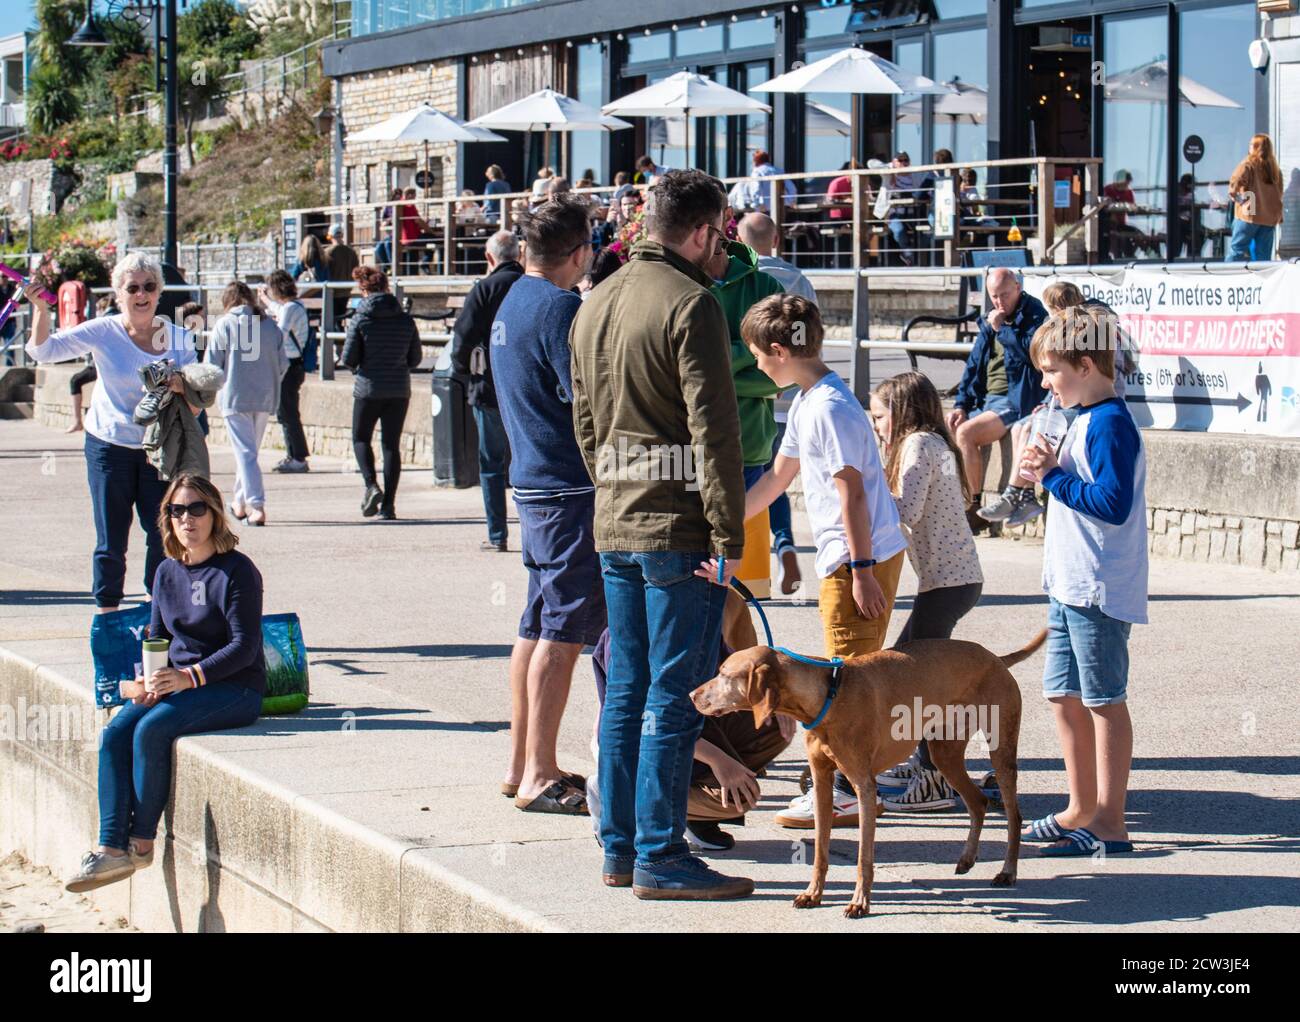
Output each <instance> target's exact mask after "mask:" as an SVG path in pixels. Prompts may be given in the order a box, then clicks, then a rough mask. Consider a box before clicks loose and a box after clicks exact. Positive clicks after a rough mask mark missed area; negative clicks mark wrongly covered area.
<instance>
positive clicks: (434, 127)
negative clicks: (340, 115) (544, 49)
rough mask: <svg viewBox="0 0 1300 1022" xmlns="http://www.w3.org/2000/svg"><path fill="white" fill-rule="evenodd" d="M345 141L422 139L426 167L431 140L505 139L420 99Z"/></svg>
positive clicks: (420, 140)
mask: <svg viewBox="0 0 1300 1022" xmlns="http://www.w3.org/2000/svg"><path fill="white" fill-rule="evenodd" d="M347 141H348V142H422V143H424V166H425V167H426V168H427V167H428V166H429V143H430V142H504V141H506V139H504V138H502V137H501V136H500V135H496V134H493V133H492V132H490V131H488V130H487V129H486V128H476V127H473V126H471V125H468V124H466V123H465V122H464V121H462V120H461V119H460V118H459V117H453V116H452V115H451V114H448V113H443V111H441V110H439V109H438V108H437V107H434V106H430V105H429V104H428V103H421V104H420V105H419V106H417V107H414V108H412V109H410V110H406V111H403V112H402V113H400V114H394V115H393V116H392V117H389V118H388V119H387V120H384V121H380V122H379V123H378V124H374V125H371V126H370V127H369V128H366V129H365V130H364V131H358V132H354V133H353V134H350V135H348V137H347Z"/></svg>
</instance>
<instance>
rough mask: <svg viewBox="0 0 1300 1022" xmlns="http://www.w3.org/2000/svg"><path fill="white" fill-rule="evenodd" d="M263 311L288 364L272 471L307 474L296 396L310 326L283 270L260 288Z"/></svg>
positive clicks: (282, 384) (274, 272) (303, 376)
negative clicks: (279, 447)
mask: <svg viewBox="0 0 1300 1022" xmlns="http://www.w3.org/2000/svg"><path fill="white" fill-rule="evenodd" d="M380 265H381V266H382V265H383V264H382V263H380ZM262 297H263V299H264V301H265V302H266V309H267V311H268V312H270V314H271V315H272V316H274V317H275V323H276V325H277V326H278V327H279V328H280V333H281V335H282V336H283V337H284V357H285V361H286V363H287V365H288V368H287V369H286V370H285V374H284V379H283V380H281V381H280V408H279V410H278V411H277V412H276V419H277V421H279V423H280V430H281V431H282V432H283V433H284V452H285V454H284V458H283V459H282V460H281V461H280V462H278V463H277V464H276V465H275V467H274V468H272V469H271V471H272V472H307V471H309V470H310V467H311V466H309V465H308V464H307V458H308V456H309V453H310V452H309V451H308V450H307V434H306V433H305V432H303V428H302V412H301V411H300V409H299V404H298V397H299V392H300V391H301V390H302V385H303V382H304V381H305V380H306V379H307V370H306V366H305V364H304V361H303V356H304V354H305V353H306V351H307V347H308V344H309V341H310V334H311V327H310V326H309V324H308V322H307V309H306V307H305V306H304V305H303V304H302V302H300V301H298V285H297V284H295V283H294V281H293V277H291V276H289V274H288V273H287V272H286V271H284V270H272V271H271V272H270V273H269V274H268V275H267V277H266V285H265V287H263V289H262Z"/></svg>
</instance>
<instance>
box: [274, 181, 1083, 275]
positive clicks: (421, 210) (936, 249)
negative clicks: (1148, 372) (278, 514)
mask: <svg viewBox="0 0 1300 1022" xmlns="http://www.w3.org/2000/svg"><path fill="white" fill-rule="evenodd" d="M989 170H994V171H996V176H997V177H998V180H997V181H995V182H994V183H993V184H991V185H987V186H985V188H984V190H983V191H979V190H978V189H975V188H968V189H967V190H966V191H965V193H964V194H963V192H962V190H961V189H960V188H959V187H957V184H956V175H957V174H958V173H959V172H969V171H974V172H975V173H976V174H977V175H978V174H980V173H984V174H985V176H987V171H989ZM1100 170H1101V160H1100V159H1098V158H1095V157H1086V158H1080V159H1069V160H1067V159H1058V158H1051V157H1038V158H1021V159H1007V160H975V161H969V162H965V163H953V164H921V165H918V166H914V167H880V168H869V169H868V168H861V169H855V170H846V171H829V170H828V171H812V172H808V171H802V172H798V173H792V174H773V175H771V176H767V177H763V178H761V179H755V178H752V177H733V178H724V179H723V184H724V186H725V187H727V188H728V189H729V195H730V197H731V199H732V201H733V205H734V206H735V208H736V210H737V213H738V214H739V213H743V212H748V211H750V210H752V209H760V210H761V211H763V212H766V213H767V214H768V215H769V216H771V217H772V219H773V220H774V221H775V222H776V225H777V234H778V239H779V241H778V252H779V254H782V255H785V256H786V257H787V258H789V259H790V260H791V261H792V262H793V263H794V264H795V265H796V266H798V267H800V268H801V269H824V270H842V271H856V270H858V269H861V268H862V267H863V266H873V265H880V266H886V265H897V264H903V265H931V266H955V265H958V264H960V262H961V261H962V256H963V255H964V254H965V253H967V252H970V251H973V250H976V249H984V248H992V247H1002V246H1006V245H1011V246H1013V247H1020V246H1022V245H1023V246H1026V247H1029V248H1031V249H1032V250H1033V251H1034V253H1035V255H1036V256H1037V257H1038V259H1039V260H1040V261H1041V260H1043V259H1044V258H1055V257H1056V256H1057V255H1058V253H1059V252H1060V249H1061V247H1062V246H1063V245H1064V246H1065V254H1066V256H1067V257H1068V256H1069V255H1071V254H1073V255H1079V254H1081V255H1082V256H1083V259H1084V261H1085V262H1089V263H1091V262H1094V261H1095V260H1096V259H1097V258H1098V257H1099V256H1098V253H1099V245H1098V239H1099V224H1098V220H1099V217H1098V215H1097V213H1098V210H1099V207H1100V197H1099V190H1098V182H1099V176H1100ZM1058 172H1061V173H1063V174H1064V175H1065V177H1064V178H1063V180H1064V181H1066V182H1068V187H1067V189H1066V193H1067V195H1068V198H1069V202H1068V204H1067V205H1064V206H1062V207H1060V208H1058V207H1057V206H1056V205H1055V202H1056V200H1057V198H1058V193H1057V189H1056V184H1057V174H1058ZM836 178H843V179H847V182H846V183H847V188H844V186H842V185H841V186H840V187H839V188H838V189H837V190H836V191H835V192H834V193H832V192H831V191H830V189H829V184H827V185H818V186H816V187H814V188H813V189H812V190H805V191H803V192H802V193H797V194H796V195H795V196H793V197H791V198H779V199H778V200H777V201H773V199H772V196H773V195H777V196H780V195H781V194H782V193H783V192H784V190H785V187H786V184H785V183H786V182H791V183H792V184H794V185H795V187H796V188H797V187H798V185H799V184H800V183H804V184H805V185H806V183H807V182H810V181H813V182H818V181H825V182H828V183H829V182H831V181H833V180H834V179H836ZM944 179H952V180H954V187H953V200H954V201H953V209H952V213H951V215H950V216H948V217H944V216H943V215H942V214H941V213H939V211H937V210H936V209H935V208H934V206H935V200H936V194H937V192H938V191H939V189H941V188H943V187H944V186H943V185H942V184H939V185H936V184H935V181H939V182H942V181H943V180H944ZM755 182H761V184H758V185H757V186H756V185H755ZM737 186H740V187H737ZM637 187H638V188H639V189H641V190H644V188H643V186H637ZM757 188H762V189H763V192H757ZM613 191H614V186H612V185H604V186H600V187H593V188H584V189H571V190H570V192H571V194H576V195H585V196H588V197H589V199H590V200H591V201H592V204H593V225H596V224H598V223H599V221H600V220H601V219H602V218H603V217H604V216H605V214H606V210H605V209H604V208H603V207H602V205H601V203H602V200H605V199H606V198H607V197H608V196H609V195H611V194H612V192H613ZM764 193H765V194H764ZM755 200H757V201H755ZM537 201H539V200H537V199H536V198H535V197H534V195H533V193H532V191H516V192H509V193H506V194H501V195H491V196H489V195H483V194H475V195H457V196H429V195H420V196H416V197H414V198H410V199H406V198H403V199H400V200H391V199H390V200H386V201H382V202H364V203H359V202H347V203H340V204H335V205H329V206H318V207H311V208H303V209H292V210H285V211H283V213H282V214H281V215H282V218H283V219H284V220H290V219H292V220H294V221H295V222H296V224H297V225H298V230H297V231H296V234H295V236H296V237H298V238H301V237H302V236H303V235H304V234H305V233H306V232H307V230H309V229H310V227H311V226H317V227H323V226H324V225H325V224H327V223H330V222H333V221H340V220H341V221H343V222H344V224H345V229H346V234H347V237H349V238H350V239H352V244H353V246H354V247H356V248H358V249H359V250H360V251H362V252H364V253H366V254H367V255H369V256H370V258H371V259H374V258H375V251H376V249H377V248H378V249H380V250H381V253H382V260H383V266H384V268H385V269H386V270H388V271H390V276H393V277H406V276H411V277H414V276H422V275H423V276H427V275H429V274H430V273H432V274H435V275H441V276H443V277H449V276H454V275H457V274H472V273H477V272H481V271H482V269H484V268H485V264H484V261H483V259H482V256H481V254H480V249H481V246H482V245H484V244H485V243H486V241H487V238H488V237H489V236H490V235H491V234H492V232H493V231H495V230H498V229H507V230H508V229H510V227H511V224H512V221H513V218H514V217H515V216H517V215H518V212H519V211H521V210H522V209H526V208H527V207H528V206H530V205H532V204H535V203H536V202H537ZM485 202H491V203H494V205H495V208H497V209H498V210H499V212H498V214H497V215H495V216H488V215H485V214H483V213H481V212H478V213H475V212H472V211H471V212H470V213H468V214H465V213H457V211H456V206H457V205H458V204H460V203H466V204H470V203H472V204H474V206H476V207H480V208H482V207H483V204H484V203H485ZM398 207H409V208H413V209H414V212H415V216H414V217H412V216H411V214H410V212H409V210H408V211H404V212H403V213H401V214H399V213H398V212H397V208H398ZM399 216H400V220H401V221H408V222H409V221H413V222H414V224H415V228H416V229H417V230H418V231H419V232H420V237H419V239H418V240H414V239H412V240H411V241H408V243H407V244H406V245H405V246H403V244H402V242H401V223H400V222H399ZM945 221H946V222H945ZM1076 221H1077V222H1082V223H1083V227H1081V228H1076V229H1075V231H1074V234H1077V235H1078V237H1077V239H1076V238H1075V237H1074V234H1072V235H1071V237H1070V238H1066V237H1062V238H1060V239H1058V238H1057V225H1058V224H1060V225H1062V226H1063V227H1065V229H1066V230H1067V231H1069V229H1070V228H1069V225H1070V224H1072V223H1075V222H1076ZM945 228H947V229H945ZM408 233H410V232H409V230H408ZM1072 241H1074V242H1076V243H1075V244H1071V242H1072ZM381 242H382V243H383V244H382V245H381ZM1079 245H1081V246H1082V249H1081V251H1080V249H1079ZM404 247H405V248H408V249H416V250H418V255H415V256H414V257H412V255H411V254H409V253H408V255H407V256H405V257H404V256H403V253H402V249H403V248H404ZM286 255H287V253H286ZM376 261H377V262H378V260H376Z"/></svg>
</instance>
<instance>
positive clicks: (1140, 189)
mask: <svg viewBox="0 0 1300 1022" xmlns="http://www.w3.org/2000/svg"><path fill="white" fill-rule="evenodd" d="M1168 31H1169V30H1168V20H1167V18H1166V16H1165V14H1164V13H1160V14H1144V15H1141V16H1139V17H1131V18H1123V17H1113V18H1107V19H1106V20H1105V24H1104V26H1103V30H1102V32H1103V35H1102V40H1103V42H1102V46H1103V49H1102V55H1103V57H1104V59H1105V65H1106V86H1105V89H1106V101H1105V104H1104V105H1103V109H1102V118H1103V120H1102V135H1103V141H1102V179H1103V182H1104V184H1103V192H1104V194H1105V195H1106V196H1107V197H1108V198H1110V199H1113V200H1115V201H1117V202H1124V203H1132V204H1135V205H1136V207H1137V211H1125V212H1115V213H1110V214H1108V215H1106V216H1105V217H1104V219H1103V220H1102V230H1103V233H1104V234H1105V235H1106V249H1107V254H1108V256H1109V257H1110V258H1112V259H1130V258H1133V257H1135V256H1140V257H1143V258H1149V257H1151V256H1153V255H1163V251H1162V250H1161V248H1159V247H1158V246H1159V245H1160V244H1161V240H1160V236H1161V235H1163V234H1164V227H1165V221H1164V213H1163V211H1164V209H1165V206H1166V203H1165V193H1166V191H1167V190H1168V189H1167V188H1166V186H1165V149H1166V141H1165V140H1166V137H1167V133H1168V130H1169V120H1168V117H1169V110H1168V103H1167V102H1166V95H1167V93H1166V89H1167V84H1168V67H1169V65H1168V61H1167V56H1168V55H1167V54H1166V53H1165V49H1166V45H1167V40H1168V38H1169V36H1168ZM1198 73H1199V69H1198Z"/></svg>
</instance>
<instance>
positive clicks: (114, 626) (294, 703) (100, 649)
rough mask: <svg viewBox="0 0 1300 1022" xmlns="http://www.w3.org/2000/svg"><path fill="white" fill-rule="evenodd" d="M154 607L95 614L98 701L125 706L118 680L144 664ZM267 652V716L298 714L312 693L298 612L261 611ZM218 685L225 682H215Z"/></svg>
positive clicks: (264, 707) (93, 639)
mask: <svg viewBox="0 0 1300 1022" xmlns="http://www.w3.org/2000/svg"><path fill="white" fill-rule="evenodd" d="M152 613H153V611H152V608H151V607H150V606H149V604H147V603H146V604H142V605H141V606H138V607H130V608H128V609H126V610H115V611H113V612H112V613H109V614H96V615H95V617H94V619H93V620H92V621H91V623H90V655H91V658H92V659H93V660H94V663H95V705H96V706H98V707H99V708H100V709H108V708H109V707H113V706H121V705H122V704H123V703H124V702H126V700H125V699H123V698H122V694H121V692H120V691H119V690H118V682H122V681H134V680H135V679H136V678H137V677H139V676H140V673H141V671H142V669H143V666H144V657H143V656H142V654H141V649H140V644H141V642H143V641H144V638H145V633H146V632H147V631H148V628H149V620H150V617H151V615H152ZM262 653H263V655H264V656H265V658H266V693H265V694H264V695H263V696H262V713H263V715H267V716H270V715H277V714H285V713H297V712H298V711H299V710H301V709H303V708H304V707H306V705H307V702H308V699H309V697H310V695H311V688H310V683H309V678H308V670H307V644H306V642H304V641H303V637H302V622H301V621H300V620H299V618H298V615H297V614H264V615H262ZM214 684H220V682H215V683H214Z"/></svg>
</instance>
